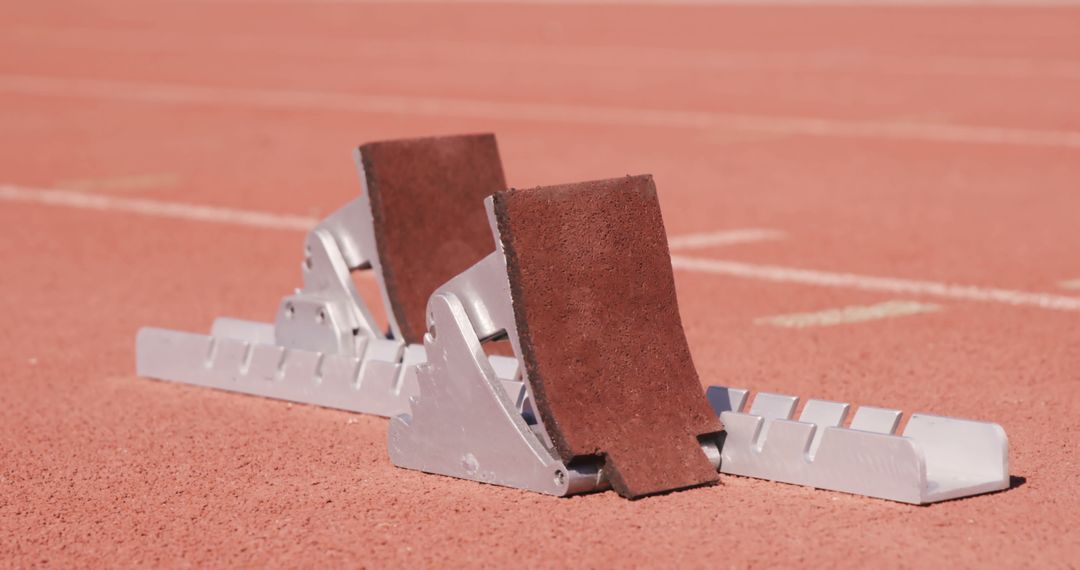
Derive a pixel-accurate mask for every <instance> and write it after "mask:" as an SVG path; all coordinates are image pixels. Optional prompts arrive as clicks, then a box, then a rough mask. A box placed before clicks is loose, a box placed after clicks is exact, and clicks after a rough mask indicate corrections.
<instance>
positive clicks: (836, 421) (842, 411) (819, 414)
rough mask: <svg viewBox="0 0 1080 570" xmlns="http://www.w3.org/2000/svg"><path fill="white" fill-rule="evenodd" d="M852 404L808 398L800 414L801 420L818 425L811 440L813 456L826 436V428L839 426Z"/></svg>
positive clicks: (810, 452)
mask: <svg viewBox="0 0 1080 570" xmlns="http://www.w3.org/2000/svg"><path fill="white" fill-rule="evenodd" d="M850 409H851V405H850V404H845V403H843V402H830V401H828V400H808V401H807V402H806V406H804V407H803V411H802V414H799V421H800V422H803V423H808V424H814V425H815V426H817V427H816V428H815V429H814V439H813V440H812V441H811V442H810V450H809V452H808V453H809V455H810V457H811V458H813V457H814V455H815V454H816V453H817V449H818V446H819V445H821V438H822V437H824V436H825V430H826V428H830V427H835V426H839V425H841V424H843V423H844V419H845V418H847V415H848V411H849V410H850Z"/></svg>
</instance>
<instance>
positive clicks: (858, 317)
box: [754, 300, 941, 329]
mask: <svg viewBox="0 0 1080 570" xmlns="http://www.w3.org/2000/svg"><path fill="white" fill-rule="evenodd" d="M939 310H941V305H934V304H931V303H920V302H918V301H902V300H894V301H885V302H884V303H877V304H875V305H856V306H851V307H841V308H838V309H826V310H824V311H817V312H813V313H792V314H789V315H775V316H772V317H761V318H759V319H755V320H754V323H756V324H759V325H773V326H777V327H787V328H794V329H802V328H808V327H829V326H835V325H844V324H849V323H862V322H866V321H876V320H879V319H889V318H893V317H903V316H907V315H918V314H920V313H932V312H935V311H939Z"/></svg>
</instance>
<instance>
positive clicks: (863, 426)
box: [851, 406, 901, 435]
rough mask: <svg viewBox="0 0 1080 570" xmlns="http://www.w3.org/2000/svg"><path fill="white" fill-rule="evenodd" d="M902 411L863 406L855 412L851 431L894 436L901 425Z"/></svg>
mask: <svg viewBox="0 0 1080 570" xmlns="http://www.w3.org/2000/svg"><path fill="white" fill-rule="evenodd" d="M900 415H901V412H900V410H891V409H889V408H874V407H872V406H862V407H860V408H859V409H857V410H855V417H853V418H852V419H851V429H855V430H859V431H869V432H873V433H884V434H887V435H892V434H895V433H896V428H897V427H898V426H899V425H900Z"/></svg>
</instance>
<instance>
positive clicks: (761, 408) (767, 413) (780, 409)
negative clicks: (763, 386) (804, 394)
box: [747, 392, 799, 420]
mask: <svg viewBox="0 0 1080 570" xmlns="http://www.w3.org/2000/svg"><path fill="white" fill-rule="evenodd" d="M798 405H799V398H798V396H785V395H783V394H771V393H769V392H759V393H758V395H757V396H754V401H753V403H751V404H750V410H749V411H748V412H747V413H748V414H750V415H753V416H761V417H763V418H765V419H766V420H790V419H791V415H792V414H794V413H795V407H796V406H798Z"/></svg>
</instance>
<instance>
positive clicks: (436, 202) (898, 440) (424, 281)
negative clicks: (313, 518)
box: [136, 135, 1009, 504]
mask: <svg viewBox="0 0 1080 570" xmlns="http://www.w3.org/2000/svg"><path fill="white" fill-rule="evenodd" d="M355 159H356V164H357V167H358V170H359V172H360V180H361V185H362V193H361V195H360V197H359V198H357V199H355V200H353V201H352V202H350V203H348V204H346V205H345V206H344V207H343V208H342V209H340V210H338V211H337V212H335V213H334V214H332V215H331V216H330V217H328V218H327V219H326V220H324V221H322V222H321V223H320V224H318V225H317V226H316V227H315V228H313V229H312V230H311V231H310V233H309V234H308V235H307V237H306V239H305V242H304V249H303V262H302V264H301V272H302V275H303V286H302V287H301V288H300V289H297V290H296V291H295V292H294V293H293V294H291V295H288V296H286V297H285V298H284V299H282V301H281V303H280V305H279V307H278V310H277V314H276V316H275V318H274V320H273V322H272V323H270V322H268V323H258V322H250V321H243V320H238V319H230V318H219V319H217V320H216V321H215V322H214V323H213V326H212V327H211V331H210V333H209V334H197V333H188V332H179V331H171V330H166V329H160V328H143V329H141V330H140V331H139V333H138V335H137V339H136V370H137V372H138V374H139V375H140V376H144V377H149V378H156V379H161V380H170V381H177V382H184V383H189V384H196V385H201V386H207V387H211V388H217V389H222V390H229V391H235V392H243V393H247V394H253V395H258V396H265V397H271V398H278V399H283V400H288V401H293V402H300V403H309V404H315V405H320V406H326V407H331V408H338V409H343V410H349V411H354V412H362V413H368V414H375V415H380V416H387V417H391V418H392V420H391V422H390V426H389V433H388V451H389V455H390V459H391V461H392V462H393V463H394V464H395V465H397V466H399V467H403V468H409V469H415V470H420V471H424V472H428V473H435V474H441V475H446V476H451V477H457V478H461V479H468V480H473V481H479V482H484V483H490V484H496V485H503V486H508V487H514V488H520V489H527V490H531V491H535V492H540V493H546V494H551V495H557V496H567V495H573V494H578V493H586V492H592V491H600V490H604V489H608V488H611V489H614V490H615V491H616V492H618V493H619V494H620V495H622V496H625V497H629V498H636V497H641V496H645V495H650V494H655V493H662V492H667V491H672V490H677V489H684V488H689V487H694V486H700V485H708V484H713V483H715V482H716V481H717V480H718V473H728V474H735V475H745V476H750V477H758V478H763V479H769V480H774V481H780V482H785V483H793V484H799V485H807V486H812V487H817V488H822V489H830V490H835V491H843V492H849V493H856V494H862V495H867V496H872V497H879V498H884V499H890V500H894V501H901V502H907V503H915V504H924V503H931V502H936V501H942V500H947V499H952V498H958V497H964V496H969V495H974V494H979V493H985V492H989V491H995V490H1000V489H1004V488H1007V487H1008V483H1009V476H1008V453H1007V449H1008V443H1007V439H1006V437H1005V433H1004V430H1002V428H1001V427H1000V426H998V425H997V424H992V423H986V422H976V421H969V420H959V419H954V418H945V417H939V416H929V415H923V414H916V415H913V416H912V417H911V418H910V419H909V420H908V422H907V426H906V428H905V430H904V432H903V433H902V434H899V435H898V434H896V433H895V432H896V429H897V426H898V425H899V419H900V413H899V412H896V411H894V410H883V409H879V408H869V407H862V408H860V409H859V410H858V411H856V413H855V415H854V418H853V419H852V421H851V423H850V426H849V427H842V426H843V425H844V420H845V418H846V416H847V414H848V412H849V409H850V408H849V406H848V405H847V404H839V403H835V402H825V401H818V400H810V401H809V402H807V404H806V406H805V407H804V409H803V412H802V414H801V415H800V417H799V420H798V421H794V420H792V419H791V418H792V416H793V413H794V410H795V409H796V405H797V403H798V399H797V398H793V397H788V396H779V395H775V394H764V393H763V394H758V395H757V396H756V397H755V398H754V401H753V403H752V404H750V405H749V407H747V406H746V400H747V394H748V391H746V390H739V389H729V388H720V387H711V388H709V390H708V391H707V392H703V390H702V385H701V382H700V381H699V379H698V375H697V372H696V369H695V367H694V364H693V361H692V359H691V355H690V351H689V346H688V344H687V342H686V338H685V335H684V332H683V328H682V323H681V321H680V317H679V310H678V304H677V300H676V297H675V287H674V279H673V276H672V270H671V260H670V257H669V254H668V247H667V239H666V235H665V231H664V225H663V221H662V219H661V216H660V208H659V202H658V200H657V196H656V188H655V185H654V183H653V180H652V178H651V177H649V176H633V177H629V176H628V177H625V178H620V179H611V180H601V181H594V182H586V183H579V184H567V185H562V186H550V187H543V188H535V189H529V190H514V189H510V190H507V189H506V183H505V181H504V178H503V173H502V166H501V163H500V161H499V156H498V150H497V148H496V145H495V139H494V137H493V136H492V135H467V136H456V137H440V138H428V139H411V140H403V141H390V142H381V143H372V144H367V145H364V146H361V147H360V148H359V149H358V151H357V153H356V156H355ZM481 205H482V206H483V207H481ZM363 270H370V271H372V273H373V276H374V278H375V281H376V283H377V284H378V290H379V299H378V300H377V301H376V300H374V299H367V300H365V299H363V298H361V296H360V295H359V293H358V291H357V290H356V288H355V286H354V285H353V282H352V276H351V274H352V273H353V272H355V271H363ZM374 302H380V303H381V304H382V306H383V307H385V309H386V313H387V316H388V330H381V329H380V327H379V326H378V324H377V323H376V321H375V319H374V318H373V316H372V313H371V311H370V310H369V307H370V306H374V305H369V304H368V303H374ZM500 341H506V342H502V343H500V344H502V345H504V346H505V345H506V344H509V346H510V348H511V349H512V355H510V354H506V351H505V350H492V349H491V348H490V347H492V346H495V343H499V342H500ZM744 409H745V411H744Z"/></svg>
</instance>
